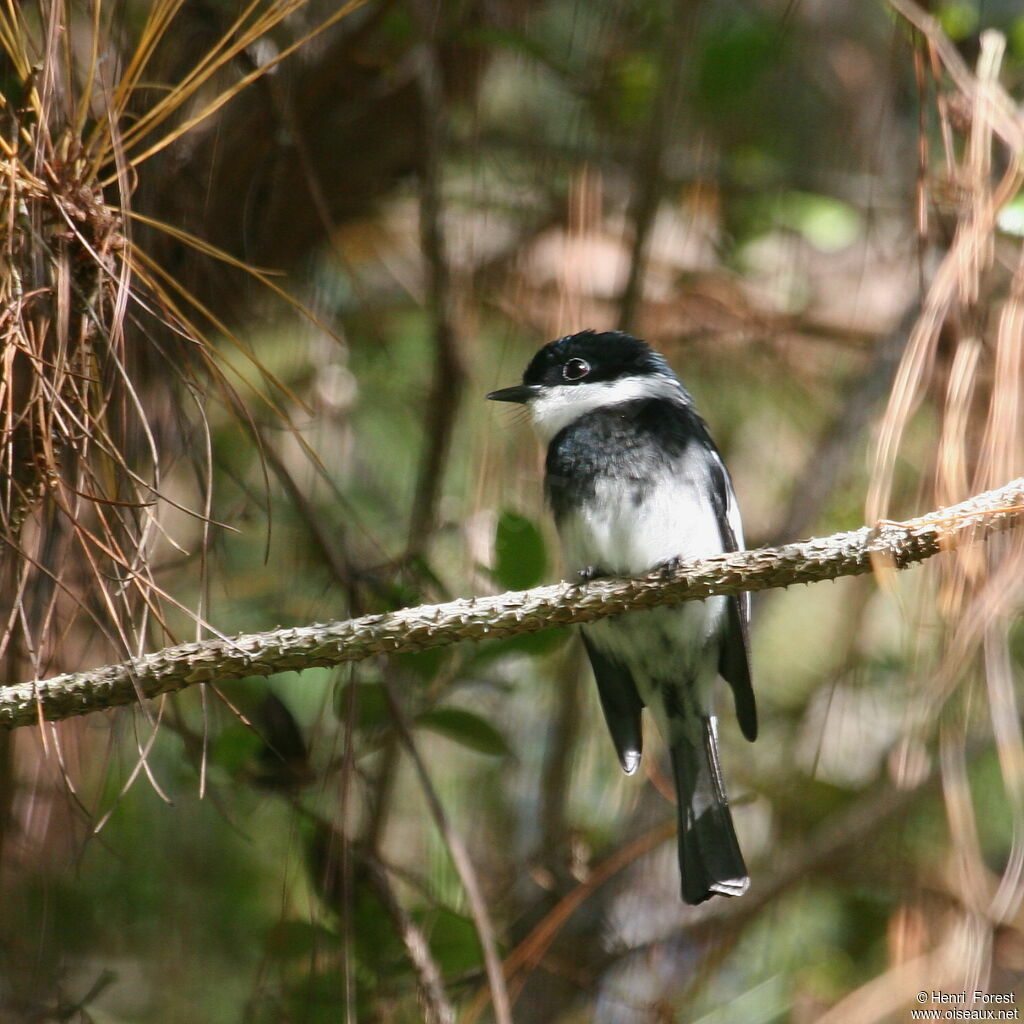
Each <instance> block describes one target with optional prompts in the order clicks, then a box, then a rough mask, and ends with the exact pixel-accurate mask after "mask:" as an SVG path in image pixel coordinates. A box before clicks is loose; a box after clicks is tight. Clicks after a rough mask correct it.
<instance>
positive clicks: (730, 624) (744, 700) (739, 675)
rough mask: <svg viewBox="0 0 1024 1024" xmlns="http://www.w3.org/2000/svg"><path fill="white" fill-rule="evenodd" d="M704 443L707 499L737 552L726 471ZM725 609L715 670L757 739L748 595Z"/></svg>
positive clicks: (725, 540)
mask: <svg viewBox="0 0 1024 1024" xmlns="http://www.w3.org/2000/svg"><path fill="white" fill-rule="evenodd" d="M707 445H708V449H709V455H710V456H711V458H710V459H709V464H710V466H711V481H710V482H711V499H712V502H713V504H714V507H715V518H716V519H717V520H718V530H719V533H720V534H721V536H722V546H723V548H724V549H725V550H726V551H739V550H740V548H741V547H742V543H743V534H742V530H741V527H740V521H739V512H738V509H737V506H736V495H735V494H734V493H733V489H732V481H731V480H730V479H729V471H728V470H727V469H726V468H725V463H724V462H722V458H721V456H720V455H719V454H718V449H717V448H715V445H714V442H713V441H712V440H711V438H710V437H707ZM726 609H727V617H726V627H725V635H724V636H723V638H722V651H721V654H720V655H719V659H718V671H719V674H720V675H721V676H722V678H723V679H724V680H725V681H726V682H727V683H728V684H729V686H730V687H732V695H733V700H734V701H735V703H736V718H737V720H738V721H739V723H740V729H741V730H742V731H743V735H744V736H746V738H747V739H748V740H750V741H751V742H753V741H754V740H755V739H757V704H756V703H755V701H754V687H753V685H752V684H751V682H750V628H749V623H750V594H749V593H743V594H737V595H735V596H733V597H730V598H729V599H728V601H727V604H726Z"/></svg>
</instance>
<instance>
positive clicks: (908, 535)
mask: <svg viewBox="0 0 1024 1024" xmlns="http://www.w3.org/2000/svg"><path fill="white" fill-rule="evenodd" d="M1021 525H1024V477H1020V478H1018V479H1016V480H1013V481H1011V482H1010V483H1008V484H1006V485H1005V486H1003V487H1000V488H998V489H997V490H994V491H987V492H985V493H984V494H979V495H976V496H975V497H973V498H971V499H969V500H968V501H965V502H962V503H960V504H959V505H953V506H950V507H949V508H945V509H940V510H939V511H937V512H932V513H930V514H929V515H926V516H922V517H920V518H917V519H910V520H907V521H906V522H902V523H895V522H888V521H883V522H881V523H879V524H878V525H877V526H875V527H867V526H864V527H861V528H860V529H859V530H853V531H851V532H849V533H836V534H833V535H832V536H831V537H825V538H821V539H816V540H808V541H802V542H800V543H798V544H786V545H783V546H782V547H775V548H759V549H757V550H755V551H739V552H733V553H731V554H727V555H718V556H716V557H714V558H706V559H702V560H700V561H696V562H685V563H681V564H680V565H679V566H678V567H674V568H672V569H670V570H665V571H655V572H652V573H648V574H647V575H645V576H638V577H635V578H633V579H601V580H593V581H591V582H590V583H587V584H573V583H558V584H555V585H554V586H548V587H536V588H535V589H533V590H524V591H519V592H514V591H513V592H509V593H507V594H498V595H496V596H494V597H478V598H472V599H460V600H457V601H449V602H447V603H446V604H438V605H420V606H418V607H415V608H402V609H400V610H399V611H395V612H387V613H385V614H382V615H366V616H363V617H362V618H358V619H349V620H347V621H344V622H329V623H319V624H314V625H310V626H297V627H292V628H288V629H276V630H270V631H268V632H265V633H248V634H242V635H240V636H236V637H231V638H227V637H225V638H219V639H213V640H204V641H202V642H199V643H190V644H181V645H179V646H177V647H168V648H165V649H164V650H162V651H157V652H156V653H154V654H148V655H146V656H145V657H142V658H133V659H131V660H130V661H126V662H123V663H121V664H119V665H106V666H104V667H102V668H97V669H92V670H90V671H88V672H76V673H71V674H66V675H60V676H54V677H53V678H51V679H45V680H34V681H31V682H26V683H18V684H15V685H11V686H2V687H0V728H17V727H19V726H23V725H29V724H31V723H33V722H38V721H40V720H41V719H46V720H50V721H56V720H59V719H63V718H69V717H71V716H72V715H83V714H87V713H88V712H90V711H99V710H102V709H104V708H110V707H115V706H117V705H123V704H132V703H135V702H136V701H137V700H138V695H139V694H142V695H143V696H144V697H147V698H151V697H156V696H158V695H160V694H162V693H172V692H174V691H177V690H182V689H184V688H185V687H187V686H192V685H194V684H196V683H205V682H212V681H214V680H224V679H241V678H244V677H246V676H269V675H274V674H276V673H278V672H299V671H302V670H303V669H307V668H313V667H316V666H332V665H339V664H342V663H344V662H347V661H361V660H363V659H364V658H370V657H374V656H376V655H381V654H395V653H400V652H409V651H421V650H425V649H426V648H429V647H444V646H447V645H449V644H454V643H459V642H460V641H464V640H471V641H478V640H486V639H492V638H499V637H509V636H516V635H518V634H522V633H536V632H539V631H540V630H543V629H551V628H553V627H555V626H565V625H569V624H571V623H575V622H592V621H593V620H595V619H602V618H605V617H607V616H609V615H621V614H622V613H623V612H628V611H633V610H636V609H640V608H653V607H656V606H658V605H667V604H679V603H681V602H683V601H693V600H701V599H703V598H706V597H710V596H712V595H714V594H738V593H740V592H742V591H745V590H751V591H756V590H767V589H770V588H773V587H788V586H791V585H792V584H794V583H816V582H818V581H819V580H830V579H836V578H837V577H840V576H856V575H860V574H862V573H866V572H870V571H871V570H872V569H873V568H876V567H877V568H886V567H888V568H893V569H904V568H906V567H907V566H909V565H912V564H913V563H915V562H921V561H924V560H925V559H927V558H931V557H932V556H933V555H936V554H938V553H939V552H940V551H946V550H951V549H953V548H957V547H960V546H963V545H965V544H968V543H971V542H976V541H981V540H984V539H986V538H987V537H989V536H990V535H992V534H993V533H997V532H1001V531H1004V530H1008V529H1012V528H1014V527H1017V526H1021Z"/></svg>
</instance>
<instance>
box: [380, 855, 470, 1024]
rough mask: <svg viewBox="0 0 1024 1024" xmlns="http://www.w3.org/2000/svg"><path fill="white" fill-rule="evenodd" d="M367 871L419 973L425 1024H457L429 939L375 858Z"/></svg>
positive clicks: (418, 979) (418, 980) (417, 979)
mask: <svg viewBox="0 0 1024 1024" xmlns="http://www.w3.org/2000/svg"><path fill="white" fill-rule="evenodd" d="M366 869H367V878H368V879H369V882H370V886H371V887H372V888H373V890H374V892H376V894H377V897H378V899H379V900H380V901H381V903H382V904H383V905H384V910H385V911H386V912H387V915H388V917H390V918H391V924H392V926H393V927H394V929H395V931H396V933H397V934H398V935H399V937H400V938H401V940H402V945H404V946H405V950H406V952H407V953H408V954H409V961H410V963H412V965H413V968H414V970H415V971H416V981H417V986H418V988H419V992H420V1003H421V1008H422V1010H423V1018H424V1021H425V1024H455V1008H454V1007H453V1006H452V1004H451V1002H450V1001H449V999H448V995H447V993H446V992H445V989H444V980H443V979H442V977H441V970H440V968H439V967H438V965H437V961H436V960H435V959H434V957H433V954H432V953H431V952H430V944H429V943H428V942H427V939H426V936H425V935H424V934H423V931H422V930H421V929H420V927H419V926H418V925H417V924H416V922H415V921H414V920H413V919H412V917H410V915H409V913H408V911H407V910H406V909H405V907H403V906H402V903H401V901H400V900H399V898H398V894H397V893H396V892H395V887H394V886H393V885H392V884H391V879H390V878H389V877H388V873H387V870H386V869H385V867H384V865H383V864H381V862H380V861H379V860H377V859H376V858H373V857H369V858H367V860H366Z"/></svg>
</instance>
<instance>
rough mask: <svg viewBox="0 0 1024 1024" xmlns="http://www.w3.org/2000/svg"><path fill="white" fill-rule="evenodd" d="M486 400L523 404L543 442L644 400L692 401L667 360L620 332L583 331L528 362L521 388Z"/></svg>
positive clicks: (567, 337) (552, 343)
mask: <svg viewBox="0 0 1024 1024" xmlns="http://www.w3.org/2000/svg"><path fill="white" fill-rule="evenodd" d="M487 397H488V398H490V399H492V400H493V401H496V402H517V403H519V404H522V405H525V406H526V407H527V409H529V411H530V415H531V417H532V419H533V423H534V426H535V427H536V428H537V431H538V433H539V434H540V435H541V437H542V438H543V439H544V440H545V441H550V440H551V438H553V437H554V436H555V434H557V433H558V432H559V431H560V430H562V429H563V428H564V427H566V426H568V425H569V424H570V423H572V422H573V421H574V420H576V419H578V418H579V417H580V416H583V415H584V414H586V413H588V412H592V411H593V410H595V409H601V408H604V407H606V406H610V405H618V404H620V403H622V402H632V401H635V400H637V399H643V398H668V399H671V400H673V401H677V402H688V401H689V396H688V395H687V393H686V391H685V390H684V389H683V386H682V385H681V384H680V383H679V379H678V378H677V377H676V375H675V374H674V373H673V372H672V370H671V368H670V367H669V365H668V363H667V362H665V359H664V357H663V356H661V355H660V354H659V353H657V352H655V351H653V350H652V349H651V348H650V347H649V346H648V345H647V343H646V342H643V341H641V340H640V339H639V338H634V337H633V336H632V335H631V334H624V333H622V332H621V331H605V332H601V333H599V332H596V331H581V332H580V333H579V334H570V335H567V336H566V337H564V338H559V339H558V340H557V341H552V342H550V343H548V344H547V345H545V346H544V347H543V348H542V349H541V350H540V351H539V352H538V353H537V354H536V355H535V356H534V357H533V359H532V360H530V365H529V366H527V368H526V372H525V373H524V374H523V383H522V384H517V385H515V386H514V387H510V388H502V389H501V390H500V391H492V392H491V393H490V394H489V395H488V396H487Z"/></svg>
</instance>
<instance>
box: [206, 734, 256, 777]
mask: <svg viewBox="0 0 1024 1024" xmlns="http://www.w3.org/2000/svg"><path fill="white" fill-rule="evenodd" d="M262 749H263V740H262V739H261V738H260V735H259V733H257V732H256V731H255V730H253V729H251V728H249V726H247V725H240V724H236V725H229V726H225V728H223V729H222V730H221V732H220V735H219V736H218V737H217V739H216V740H215V741H214V744H213V750H212V751H211V752H210V759H211V760H212V761H213V763H214V764H217V765H220V767H221V768H223V769H225V770H226V771H228V772H230V773H231V774H232V775H236V774H237V773H238V772H240V771H242V769H243V768H245V767H247V766H248V765H249V764H250V763H251V762H252V761H253V760H254V759H255V758H256V756H257V755H258V754H259V752H260V751H261V750H262Z"/></svg>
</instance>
